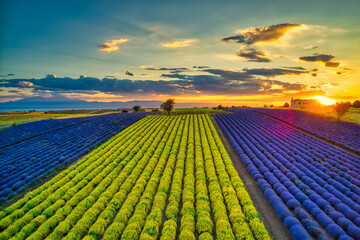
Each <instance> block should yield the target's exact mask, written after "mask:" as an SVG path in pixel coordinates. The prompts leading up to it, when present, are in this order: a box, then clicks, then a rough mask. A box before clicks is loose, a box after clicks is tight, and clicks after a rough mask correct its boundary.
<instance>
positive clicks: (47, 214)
mask: <svg viewBox="0 0 360 240" xmlns="http://www.w3.org/2000/svg"><path fill="white" fill-rule="evenodd" d="M0 219H1V220H0V231H1V233H0V239H36V240H38V239H85V240H95V239H104V240H109V239H153V240H154V239H158V238H160V239H161V240H173V239H197V238H198V239H200V240H207V239H258V240H259V239H270V237H269V235H268V233H267V231H266V229H265V227H264V225H263V223H262V221H261V218H260V216H259V214H258V212H257V211H256V209H255V208H254V206H253V204H252V201H251V199H250V197H249V195H248V193H247V192H246V189H245V187H244V184H243V183H242V181H241V179H240V178H239V175H238V173H237V171H236V170H235V168H234V166H233V164H232V162H231V159H230V158H229V156H228V154H227V152H226V150H225V148H224V146H223V144H222V142H221V139H220V137H219V136H218V134H217V132H216V130H215V127H214V126H213V124H212V122H211V120H210V118H209V116H208V115H205V114H186V115H176V116H161V115H156V116H148V117H145V118H144V119H142V120H140V121H138V122H137V123H135V124H134V125H132V126H130V127H128V128H127V129H125V130H124V131H122V132H121V133H119V134H117V135H116V136H114V137H113V138H111V139H110V140H108V141H107V142H106V143H104V144H103V145H101V146H99V147H98V148H97V149H95V150H94V151H92V152H91V153H90V154H89V155H87V156H85V157H84V158H83V159H81V160H80V161H79V162H77V163H76V164H75V165H73V166H71V167H69V168H68V169H67V170H65V171H63V172H62V173H60V174H58V175H57V176H56V177H54V178H53V179H51V180H50V181H49V182H47V183H45V184H44V185H42V186H41V187H39V188H37V189H35V190H34V191H32V192H30V193H28V194H26V195H25V197H24V198H22V199H20V200H19V201H17V202H16V203H15V204H13V205H11V206H10V207H8V208H6V209H4V210H2V211H0Z"/></svg>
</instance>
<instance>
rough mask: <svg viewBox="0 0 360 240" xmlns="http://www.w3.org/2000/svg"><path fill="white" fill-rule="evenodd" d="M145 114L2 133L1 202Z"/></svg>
mask: <svg viewBox="0 0 360 240" xmlns="http://www.w3.org/2000/svg"><path fill="white" fill-rule="evenodd" d="M146 115H147V114H144V113H134V114H132V113H130V114H121V113H115V114H108V115H102V116H94V117H83V118H71V119H56V120H55V119H53V120H42V121H38V122H31V123H26V124H22V125H18V126H15V127H12V128H9V129H5V130H3V131H0V202H1V201H4V200H6V199H8V198H11V197H13V196H14V195H15V194H16V193H18V192H20V191H22V190H24V189H25V188H26V187H27V186H29V185H31V184H32V183H33V182H34V181H36V180H37V179H39V178H41V177H43V176H44V175H45V174H47V173H48V172H50V171H52V170H54V169H56V168H57V167H59V166H61V165H63V164H66V163H71V162H72V161H75V160H77V159H79V158H80V157H82V156H83V155H85V154H86V153H88V152H90V151H91V150H92V149H93V148H94V147H96V146H98V145H100V144H101V143H103V142H104V141H105V140H107V139H108V138H110V137H111V136H113V135H115V134H117V133H118V132H119V131H121V130H123V129H124V128H126V127H128V126H129V125H131V124H132V123H134V122H136V121H137V120H139V119H141V118H142V117H144V116H146Z"/></svg>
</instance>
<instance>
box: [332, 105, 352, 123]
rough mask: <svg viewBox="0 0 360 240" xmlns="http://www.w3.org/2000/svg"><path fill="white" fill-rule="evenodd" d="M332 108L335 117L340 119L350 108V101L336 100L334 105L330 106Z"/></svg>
mask: <svg viewBox="0 0 360 240" xmlns="http://www.w3.org/2000/svg"><path fill="white" fill-rule="evenodd" d="M332 108H333V110H334V112H335V113H336V114H337V116H338V118H337V119H338V120H340V118H341V117H342V116H344V114H345V113H347V112H348V111H349V109H350V108H351V103H350V102H337V103H336V104H335V105H333V106H332Z"/></svg>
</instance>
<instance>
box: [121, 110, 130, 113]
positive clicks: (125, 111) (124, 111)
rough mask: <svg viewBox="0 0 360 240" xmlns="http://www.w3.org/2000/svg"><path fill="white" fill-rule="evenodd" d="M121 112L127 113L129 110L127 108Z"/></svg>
mask: <svg viewBox="0 0 360 240" xmlns="http://www.w3.org/2000/svg"><path fill="white" fill-rule="evenodd" d="M121 112H123V113H127V112H129V111H128V110H126V109H123V110H122V111H121Z"/></svg>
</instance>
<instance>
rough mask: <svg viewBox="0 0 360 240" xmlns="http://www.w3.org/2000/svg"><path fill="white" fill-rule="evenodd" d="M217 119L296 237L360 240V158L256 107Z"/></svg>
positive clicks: (222, 115) (220, 116) (223, 115)
mask: <svg viewBox="0 0 360 240" xmlns="http://www.w3.org/2000/svg"><path fill="white" fill-rule="evenodd" d="M275 111H276V110H275ZM266 113H269V111H266ZM216 120H217V122H218V123H219V125H220V126H221V128H222V129H223V131H224V133H225V134H226V136H227V137H228V138H229V140H230V142H231V144H232V146H233V148H234V149H235V151H236V152H237V153H238V155H239V157H240V159H241V161H242V163H243V164H244V165H245V166H246V168H247V169H248V171H249V172H250V173H251V175H252V176H253V178H254V179H255V180H257V184H258V186H259V187H260V189H261V190H262V191H263V192H264V194H265V196H266V197H267V199H268V200H269V202H270V203H271V205H272V206H273V208H274V209H275V211H276V212H277V214H278V216H279V217H281V219H282V220H283V222H284V224H285V225H286V226H287V227H288V229H289V230H290V233H291V235H292V236H293V238H294V239H329V238H333V239H341V240H344V239H360V174H359V172H360V157H359V155H355V154H352V153H350V152H348V151H345V150H343V149H341V148H338V147H336V146H334V145H332V144H329V143H327V142H325V141H322V140H320V139H318V138H316V137H313V136H311V135H309V134H306V133H304V132H302V131H299V130H297V129H295V128H293V127H291V126H289V125H287V124H284V123H283V122H281V121H278V120H275V119H274V118H272V117H269V116H265V115H264V114H261V113H258V112H254V111H253V110H252V109H246V110H236V111H235V113H234V114H219V115H217V117H216ZM299 121H300V120H299ZM323 125H326V123H325V124H323ZM309 126H310V127H309V128H310V130H311V129H313V128H314V129H316V125H311V122H310V123H309ZM312 127H313V128H312ZM342 129H343V128H340V133H341V130H342ZM331 131H332V132H333V133H334V130H332V129H330V128H329V132H331ZM342 136H343V137H344V138H345V137H346V134H344V135H342ZM351 137H352V135H351V134H349V138H350V139H351ZM357 144H358V143H357Z"/></svg>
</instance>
